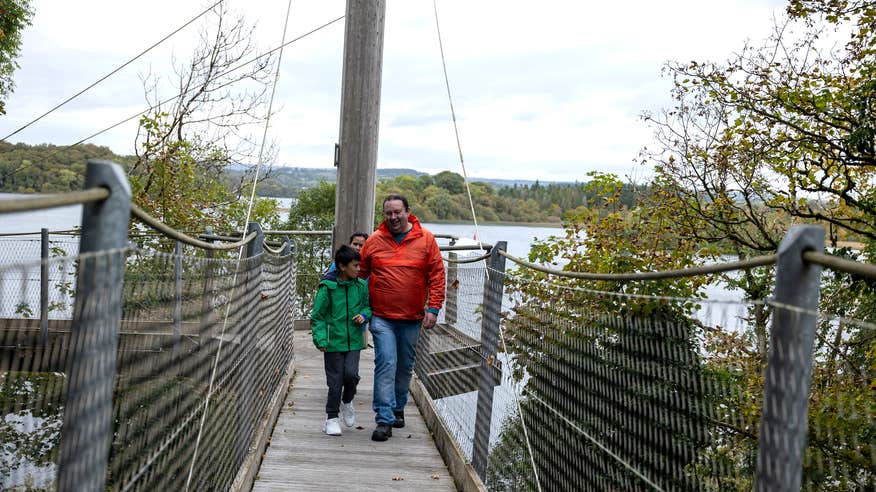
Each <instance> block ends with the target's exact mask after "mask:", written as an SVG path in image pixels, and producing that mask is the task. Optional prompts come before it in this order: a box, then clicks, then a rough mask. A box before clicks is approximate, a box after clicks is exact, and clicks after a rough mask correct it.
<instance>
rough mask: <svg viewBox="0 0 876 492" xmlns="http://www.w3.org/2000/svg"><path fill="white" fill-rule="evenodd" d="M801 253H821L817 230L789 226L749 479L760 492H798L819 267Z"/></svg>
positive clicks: (778, 270) (779, 268) (820, 230)
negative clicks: (752, 475)
mask: <svg viewBox="0 0 876 492" xmlns="http://www.w3.org/2000/svg"><path fill="white" fill-rule="evenodd" d="M805 251H816V252H819V253H821V252H823V251H824V229H823V228H822V227H820V226H812V225H798V226H794V227H792V228H791V230H790V231H788V234H787V235H785V237H784V239H782V242H781V244H780V245H779V251H778V254H779V259H778V263H777V266H776V290H775V297H774V300H775V304H774V310H773V313H774V314H773V326H772V331H771V333H770V352H769V358H768V361H767V368H766V374H765V377H764V395H763V416H762V418H761V422H760V440H759V443H758V447H759V449H758V457H757V472H756V476H755V490H757V491H762V492H766V491H788V492H790V491H798V490H800V483H801V480H802V467H803V450H804V448H805V447H806V431H807V420H808V411H809V384H810V382H811V380H812V346H813V343H814V339H815V328H816V326H815V325H816V321H817V319H816V316H815V313H816V312H817V311H818V297H819V290H820V285H821V267H820V266H818V265H814V264H807V263H806V262H804V261H803V252H805ZM785 306H789V307H790V309H789V308H788V307H785Z"/></svg>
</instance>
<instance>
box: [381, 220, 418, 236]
mask: <svg viewBox="0 0 876 492" xmlns="http://www.w3.org/2000/svg"><path fill="white" fill-rule="evenodd" d="M408 222H410V223H411V230H410V232H408V236H410V237H412V238H414V237H418V236H422V235H423V226H421V225H420V219H418V218H417V216H416V215H414V214H410V215H408ZM377 232H382V233H383V234H387V235H389V236H390V237H395V234H393V233H392V232H390V230H389V227H388V226H387V225H386V220H384V221H383V222H381V223H380V226H379V227H378V228H377ZM405 239H407V237H406V238H405Z"/></svg>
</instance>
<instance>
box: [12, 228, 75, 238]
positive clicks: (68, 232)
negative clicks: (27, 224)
mask: <svg viewBox="0 0 876 492" xmlns="http://www.w3.org/2000/svg"><path fill="white" fill-rule="evenodd" d="M40 234H42V231H35V232H0V237H13V236H39V235H40ZM49 234H55V235H59V236H78V235H81V234H82V230H80V229H64V230H60V231H49Z"/></svg>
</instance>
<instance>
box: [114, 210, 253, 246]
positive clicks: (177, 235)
mask: <svg viewBox="0 0 876 492" xmlns="http://www.w3.org/2000/svg"><path fill="white" fill-rule="evenodd" d="M131 215H133V216H135V217H136V218H138V219H140V221H141V222H143V223H144V224H146V225H148V226H149V227H151V228H153V229H155V230H157V231H159V232H163V233H164V234H165V235H166V236H167V237H169V238H171V239H176V240H177V241H180V242H183V243H186V244H188V245H190V246H195V247H198V248H202V249H211V250H214V251H226V250H229V249H235V248H239V247H241V246H244V245H246V244H247V243H248V242H250V241H252V240H253V239H254V238H255V237H256V236H257V235H258V233H257V232H255V231H253V232H251V233H250V234H249V235H248V236H246V237H245V238H243V240H241V241H238V242H236V243H231V244H213V243H208V242H206V241H201V240H199V239H195V238H193V237H191V236H189V235H187V234H183V233H182V232H180V231H178V230H176V229H174V228H173V227H170V226H169V225H167V224H165V223H164V222H161V221H160V220H158V219H156V218H155V217H153V216H151V215H149V214H148V213H147V212H146V211H144V210H143V209H142V208H140V207H138V206H137V205H135V204H133V203H132V204H131Z"/></svg>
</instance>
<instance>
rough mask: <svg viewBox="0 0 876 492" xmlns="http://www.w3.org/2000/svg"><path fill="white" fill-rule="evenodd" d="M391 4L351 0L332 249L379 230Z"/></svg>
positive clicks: (342, 90) (346, 42) (348, 14)
mask: <svg viewBox="0 0 876 492" xmlns="http://www.w3.org/2000/svg"><path fill="white" fill-rule="evenodd" d="M385 12H386V1H385V0H347V16H346V21H345V22H346V27H345V29H346V30H345V33H344V68H343V70H344V71H343V86H342V89H341V125H340V126H341V128H340V150H339V151H338V180H337V182H338V184H337V192H336V195H335V197H336V200H335V228H334V232H335V234H334V237H333V238H332V251H336V250H337V249H338V248H339V247H340V246H341V244H345V243H346V241H347V239H348V238H349V237H350V234H352V233H354V232H356V231H365V232H371V231H372V230H373V229H374V194H375V186H376V184H377V131H378V126H379V124H380V85H381V78H382V72H383V24H384V18H385V15H386V14H385Z"/></svg>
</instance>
